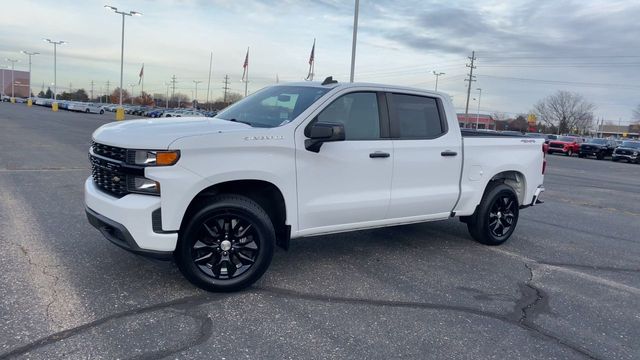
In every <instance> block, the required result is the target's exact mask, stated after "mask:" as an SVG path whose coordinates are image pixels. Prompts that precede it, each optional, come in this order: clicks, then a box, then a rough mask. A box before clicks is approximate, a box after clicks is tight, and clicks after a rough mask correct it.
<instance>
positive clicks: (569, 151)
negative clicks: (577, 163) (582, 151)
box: [566, 149, 573, 157]
mask: <svg viewBox="0 0 640 360" xmlns="http://www.w3.org/2000/svg"><path fill="white" fill-rule="evenodd" d="M566 155H567V156H568V157H571V156H573V150H571V149H569V150H567V152H566Z"/></svg>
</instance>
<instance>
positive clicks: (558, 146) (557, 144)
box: [549, 143, 564, 149]
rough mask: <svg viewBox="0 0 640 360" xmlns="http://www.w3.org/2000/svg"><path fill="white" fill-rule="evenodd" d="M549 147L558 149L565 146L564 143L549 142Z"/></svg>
mask: <svg viewBox="0 0 640 360" xmlns="http://www.w3.org/2000/svg"><path fill="white" fill-rule="evenodd" d="M549 147H552V148H556V149H563V148H564V144H560V143H551V144H549Z"/></svg>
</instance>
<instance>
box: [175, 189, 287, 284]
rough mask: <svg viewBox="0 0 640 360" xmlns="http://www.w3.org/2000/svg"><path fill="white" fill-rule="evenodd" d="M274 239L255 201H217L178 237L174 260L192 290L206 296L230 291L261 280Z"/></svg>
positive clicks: (230, 198) (238, 198) (229, 198)
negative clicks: (194, 286)
mask: <svg viewBox="0 0 640 360" xmlns="http://www.w3.org/2000/svg"><path fill="white" fill-rule="evenodd" d="M275 239H276V236H275V230H274V227H273V224H272V222H271V219H270V218H269V215H267V213H266V212H265V211H264V209H262V207H260V205H258V204H257V203H256V202H255V201H253V200H251V199H249V198H247V197H244V196H240V195H232V194H227V195H217V196H215V197H212V198H211V199H210V200H209V201H208V205H205V206H202V207H201V208H200V209H199V210H198V211H196V212H195V214H194V215H193V216H192V217H191V219H189V221H188V222H187V224H186V226H184V228H183V229H182V230H181V231H180V236H179V239H178V246H177V248H176V251H175V259H176V262H177V264H178V268H179V269H180V271H181V272H182V274H183V275H184V276H185V277H186V278H187V279H188V280H189V281H190V282H191V283H192V284H194V285H196V286H198V287H200V288H202V289H204V290H207V291H217V292H218V291H220V292H223V291H236V290H240V289H242V288H245V287H247V286H250V285H251V284H253V283H254V282H256V281H257V280H258V279H260V277H261V276H262V275H263V274H264V272H265V271H266V270H267V268H268V267H269V264H271V259H272V258H273V252H274V248H275Z"/></svg>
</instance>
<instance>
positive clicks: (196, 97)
mask: <svg viewBox="0 0 640 360" xmlns="http://www.w3.org/2000/svg"><path fill="white" fill-rule="evenodd" d="M201 82H202V81H200V80H193V83H194V84H196V96H194V97H193V100H195V101H194V102H193V105H195V104H197V103H198V84H200V83H201Z"/></svg>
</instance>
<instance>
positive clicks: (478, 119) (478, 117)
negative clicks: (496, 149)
mask: <svg viewBox="0 0 640 360" xmlns="http://www.w3.org/2000/svg"><path fill="white" fill-rule="evenodd" d="M476 90H478V91H479V94H478V113H477V114H476V130H478V123H479V122H480V100H482V89H481V88H477V89H476Z"/></svg>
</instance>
